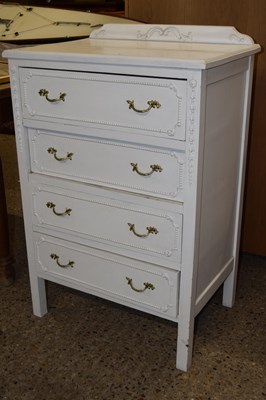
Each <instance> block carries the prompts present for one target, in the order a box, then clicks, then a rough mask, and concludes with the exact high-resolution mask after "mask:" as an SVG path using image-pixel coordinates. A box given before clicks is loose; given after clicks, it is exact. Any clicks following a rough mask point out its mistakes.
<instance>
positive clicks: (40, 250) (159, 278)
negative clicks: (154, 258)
mask: <svg viewBox="0 0 266 400" xmlns="http://www.w3.org/2000/svg"><path fill="white" fill-rule="evenodd" d="M35 250H36V258H37V263H36V265H37V269H38V272H39V273H40V274H42V276H44V277H45V278H47V279H49V276H50V277H55V278H57V281H59V282H60V280H61V282H60V283H63V284H66V283H67V282H69V285H70V286H71V283H73V282H74V283H75V287H76V288H79V285H80V290H84V287H85V289H87V290H86V291H88V292H90V293H93V294H96V295H99V296H101V297H106V298H108V299H110V300H114V301H117V302H120V303H124V304H126V305H130V306H133V307H136V308H139V309H143V310H144V311H145V310H146V311H148V312H155V313H162V316H164V315H165V316H170V317H176V316H177V312H178V288H179V272H177V271H172V270H168V269H166V268H160V267H158V266H156V265H152V264H147V263H141V262H138V261H134V260H130V259H127V258H125V257H120V256H115V255H113V254H111V253H108V252H102V251H97V250H95V249H91V248H88V247H85V246H79V245H75V244H74V243H69V242H64V241H62V240H60V239H54V238H51V237H49V236H44V235H36V236H35Z"/></svg>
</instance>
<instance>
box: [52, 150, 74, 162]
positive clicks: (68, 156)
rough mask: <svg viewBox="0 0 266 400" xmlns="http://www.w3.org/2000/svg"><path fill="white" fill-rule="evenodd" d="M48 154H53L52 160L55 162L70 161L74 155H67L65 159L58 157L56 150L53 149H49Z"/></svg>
mask: <svg viewBox="0 0 266 400" xmlns="http://www.w3.org/2000/svg"><path fill="white" fill-rule="evenodd" d="M47 151H48V153H49V154H53V156H54V158H55V159H56V160H57V161H67V160H72V157H73V155H74V153H67V155H66V157H58V156H57V150H56V149H55V148H54V147H49V149H47Z"/></svg>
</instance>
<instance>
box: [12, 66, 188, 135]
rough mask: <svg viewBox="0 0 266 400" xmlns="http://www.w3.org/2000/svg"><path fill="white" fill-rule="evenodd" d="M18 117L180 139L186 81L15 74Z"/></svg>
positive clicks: (36, 72)
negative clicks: (19, 95) (20, 110)
mask: <svg viewBox="0 0 266 400" xmlns="http://www.w3.org/2000/svg"><path fill="white" fill-rule="evenodd" d="M20 80H21V93H22V107H23V116H24V118H30V119H36V120H42V121H53V122H58V123H68V124H69V123H71V124H72V125H73V124H74V125H82V126H84V125H85V126H86V125H89V126H93V127H101V128H108V127H112V128H115V129H118V130H120V131H121V130H122V131H128V132H136V133H138V134H144V135H150V136H155V137H161V138H169V139H177V140H184V139H185V107H186V81H184V80H174V79H172V80H170V79H155V78H147V77H138V76H123V75H111V74H100V73H99V74H97V73H85V72H71V71H54V70H41V69H29V68H21V69H20Z"/></svg>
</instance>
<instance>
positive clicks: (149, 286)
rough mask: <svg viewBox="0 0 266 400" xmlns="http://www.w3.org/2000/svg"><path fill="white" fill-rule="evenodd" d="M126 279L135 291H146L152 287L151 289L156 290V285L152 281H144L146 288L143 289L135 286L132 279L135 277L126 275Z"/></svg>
mask: <svg viewBox="0 0 266 400" xmlns="http://www.w3.org/2000/svg"><path fill="white" fill-rule="evenodd" d="M126 280H127V283H128V285H129V286H130V287H131V289H132V290H134V291H135V292H138V293H142V292H145V290H146V289H151V290H154V289H155V286H154V285H153V284H152V283H150V282H144V283H143V285H144V288H143V289H136V288H135V287H134V286H133V283H132V280H133V279H132V278H128V277H126Z"/></svg>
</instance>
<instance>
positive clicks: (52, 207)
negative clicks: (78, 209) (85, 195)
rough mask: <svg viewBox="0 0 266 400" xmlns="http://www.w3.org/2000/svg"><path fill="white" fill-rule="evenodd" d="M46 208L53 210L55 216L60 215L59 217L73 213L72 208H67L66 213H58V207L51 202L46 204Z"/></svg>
mask: <svg viewBox="0 0 266 400" xmlns="http://www.w3.org/2000/svg"><path fill="white" fill-rule="evenodd" d="M46 207H47V208H51V209H52V210H53V213H54V214H55V215H58V216H63V215H70V213H71V211H72V209H71V208H66V209H65V211H63V212H57V211H56V210H55V207H56V206H55V204H54V203H52V202H51V201H49V202H48V203H46Z"/></svg>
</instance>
